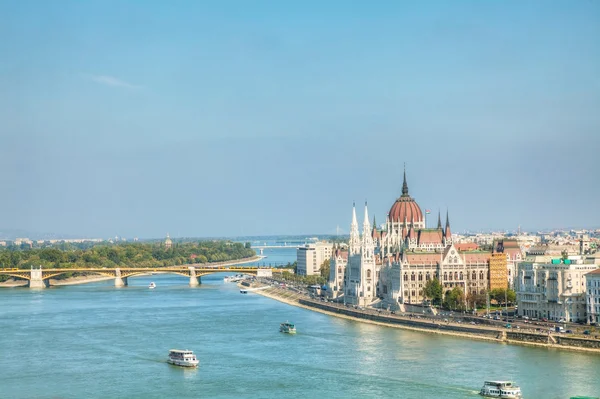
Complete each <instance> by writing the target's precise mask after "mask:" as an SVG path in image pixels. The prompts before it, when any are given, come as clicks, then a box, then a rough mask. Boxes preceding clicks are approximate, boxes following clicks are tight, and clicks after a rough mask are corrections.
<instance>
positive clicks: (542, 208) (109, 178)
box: [0, 1, 600, 237]
mask: <svg viewBox="0 0 600 399" xmlns="http://www.w3.org/2000/svg"><path fill="white" fill-rule="evenodd" d="M323 3H326V4H323ZM599 20H600V3H598V2H596V1H575V2H573V1H527V2H522V1H503V2H480V1H474V2H458V1H457V2H447V1H439V2H434V1H427V2H399V1H389V2H386V1H379V2H346V1H328V2H320V1H302V2H292V1H289V2H282V1H252V2H251V1H215V2H208V1H173V2H162V1H146V2H134V1H131V2H122V1H113V2H109V1H85V2H81V1H60V2H47V1H23V2H9V1H0V37H2V40H0V167H1V168H2V171H3V173H2V177H1V178H0V181H1V182H2V184H1V187H2V191H1V192H2V194H1V195H0V228H4V229H9V228H12V229H26V230H30V231H43V232H55V233H61V234H70V235H86V236H94V237H98V236H99V237H107V236H114V235H122V236H129V237H132V236H138V237H160V236H163V235H164V234H166V233H167V232H169V233H171V235H172V236H235V235H259V234H303V233H333V232H335V230H336V226H338V225H339V226H340V227H341V228H342V229H343V230H346V231H347V230H348V225H349V223H350V216H351V206H352V201H353V200H356V202H357V203H360V204H362V202H363V201H364V200H365V199H368V201H369V212H370V214H371V215H373V214H375V215H376V216H377V218H378V221H380V222H382V221H383V220H384V219H385V215H386V213H387V212H388V210H389V208H390V207H391V205H392V203H393V202H394V200H395V198H396V197H397V196H399V195H400V191H401V184H402V165H403V163H404V162H406V164H407V175H408V180H409V181H408V183H409V188H410V193H411V194H412V195H413V197H415V198H416V200H417V202H418V203H419V204H420V205H421V207H422V208H423V209H425V208H427V209H432V210H433V212H434V213H435V212H437V210H438V209H441V210H442V212H445V210H446V209H449V210H450V218H451V221H452V226H453V227H454V229H455V230H458V231H463V230H466V229H469V230H478V229H511V230H512V229H516V228H517V226H518V225H521V226H522V228H524V229H530V230H534V229H540V228H547V227H575V226H583V227H585V226H588V227H592V226H600V211H599V210H598V199H599V197H600V186H599V185H598V180H599V179H598V171H599V170H600V168H599V167H598V162H599V160H598V154H599V153H600V112H599V111H598V110H600V73H599V72H600V24H599V23H598V21H599ZM359 213H360V214H362V210H360V212H359ZM431 222H432V223H433V220H432V221H431Z"/></svg>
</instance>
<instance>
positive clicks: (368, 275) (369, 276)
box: [367, 270, 371, 278]
mask: <svg viewBox="0 0 600 399" xmlns="http://www.w3.org/2000/svg"><path fill="white" fill-rule="evenodd" d="M367 278H371V271H370V270H367Z"/></svg>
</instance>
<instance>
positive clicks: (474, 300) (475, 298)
mask: <svg viewBox="0 0 600 399" xmlns="http://www.w3.org/2000/svg"><path fill="white" fill-rule="evenodd" d="M467 304H468V305H469V306H473V308H478V309H481V308H484V307H485V306H486V305H487V296H486V294H479V293H472V292H471V293H469V294H468V295H467Z"/></svg>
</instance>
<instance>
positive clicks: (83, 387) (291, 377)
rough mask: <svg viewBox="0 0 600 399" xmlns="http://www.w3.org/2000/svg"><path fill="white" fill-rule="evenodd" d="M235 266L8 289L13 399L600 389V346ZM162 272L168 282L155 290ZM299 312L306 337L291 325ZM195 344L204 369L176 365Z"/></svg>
mask: <svg viewBox="0 0 600 399" xmlns="http://www.w3.org/2000/svg"><path fill="white" fill-rule="evenodd" d="M222 278H223V275H222V274H221V275H210V276H204V277H203V280H202V281H203V284H202V285H201V286H200V287H198V288H189V287H188V286H187V283H188V281H187V279H186V278H184V277H181V276H175V275H173V276H171V275H154V276H144V277H137V278H130V279H129V284H130V285H129V287H126V288H115V287H114V286H113V282H112V281H104V282H98V283H92V284H86V285H78V286H66V287H56V288H49V289H44V290H29V289H25V288H5V289H0V303H1V304H2V305H1V308H0V397H2V398H82V397H85V398H125V397H127V398H166V397H172V398H196V397H209V398H253V397H256V398H280V397H281V396H282V395H286V396H290V397H298V398H300V397H307V398H313V397H314V398H318V397H326V398H348V397H354V398H374V397H378V398H382V397H383V398H388V397H389V398H392V397H394V398H469V397H472V398H476V397H478V396H477V391H478V389H479V388H480V387H481V385H482V383H483V381H484V380H485V379H500V378H506V379H512V380H515V381H517V382H518V383H519V384H520V385H521V386H522V389H523V392H524V397H525V398H545V399H548V398H556V399H564V398H569V397H570V396H574V395H576V394H579V395H584V394H586V395H592V394H595V395H598V394H599V393H600V379H599V378H598V370H600V356H598V355H595V354H586V353H575V352H568V351H559V350H548V349H539V348H530V347H523V346H513V345H501V344H495V343H487V342H480V341H470V340H466V339H460V338H454V337H446V336H437V335H434V334H427V333H419V332H412V331H405V330H400V329H393V328H387V327H381V326H375V325H369V324H362V323H358V322H353V321H349V320H344V319H339V318H335V317H331V316H327V315H323V314H320V313H315V312H312V311H309V310H305V309H301V308H297V307H292V306H289V305H286V304H283V303H280V302H277V301H274V300H271V299H268V298H265V297H262V296H260V295H257V294H252V293H250V294H248V295H241V294H240V293H239V289H238V288H237V287H236V286H235V284H231V283H223V280H222ZM150 281H155V282H156V284H157V288H156V289H154V290H149V289H148V288H147V287H148V284H149V283H150ZM286 320H290V321H294V322H295V323H296V325H297V329H298V334H297V335H296V336H290V335H286V334H281V333H279V332H278V327H279V323H280V322H282V321H286ZM171 348H180V349H186V348H187V349H192V350H194V351H195V352H196V354H197V355H198V357H199V359H200V361H201V365H200V367H199V368H198V369H196V370H188V369H181V368H178V367H174V366H171V365H169V364H167V363H166V361H165V359H166V356H167V353H168V351H169V349H171Z"/></svg>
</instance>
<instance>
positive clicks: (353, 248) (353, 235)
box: [348, 203, 360, 255]
mask: <svg viewBox="0 0 600 399" xmlns="http://www.w3.org/2000/svg"><path fill="white" fill-rule="evenodd" d="M348 252H349V253H350V254H351V255H354V254H357V253H359V252H360V233H359V232H358V221H357V220H356V205H355V204H354V203H352V224H351V225H350V242H349V243H348Z"/></svg>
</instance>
